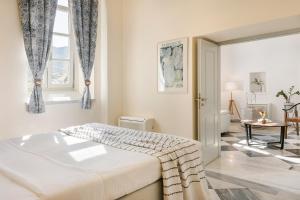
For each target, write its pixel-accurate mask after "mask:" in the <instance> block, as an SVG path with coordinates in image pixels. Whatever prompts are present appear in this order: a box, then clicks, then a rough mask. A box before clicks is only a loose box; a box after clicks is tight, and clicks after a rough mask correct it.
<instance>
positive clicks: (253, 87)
mask: <svg viewBox="0 0 300 200" xmlns="http://www.w3.org/2000/svg"><path fill="white" fill-rule="evenodd" d="M249 81H250V82H249V89H250V92H252V93H264V92H266V73H265V72H251V73H250V74H249Z"/></svg>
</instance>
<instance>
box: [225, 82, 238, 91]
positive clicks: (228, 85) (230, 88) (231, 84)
mask: <svg viewBox="0 0 300 200" xmlns="http://www.w3.org/2000/svg"><path fill="white" fill-rule="evenodd" d="M225 90H228V91H233V90H238V84H237V83H236V82H232V81H231V82H227V83H226V84H225Z"/></svg>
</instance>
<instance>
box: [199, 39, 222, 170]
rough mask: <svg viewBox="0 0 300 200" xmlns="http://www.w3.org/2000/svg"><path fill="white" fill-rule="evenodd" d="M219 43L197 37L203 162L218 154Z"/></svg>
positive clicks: (219, 136) (206, 162) (208, 161)
mask: <svg viewBox="0 0 300 200" xmlns="http://www.w3.org/2000/svg"><path fill="white" fill-rule="evenodd" d="M219 59H220V57H219V46H218V45H216V44H214V43H212V42H208V41H206V40H203V39H199V40H198V70H197V71H198V77H197V79H198V98H197V102H198V106H197V109H198V137H199V140H200V141H201V143H202V145H203V149H202V151H203V160H204V164H208V163H210V162H211V161H213V160H215V159H216V158H218V157H219V155H220V138H221V134H220V131H219V129H220V125H219V118H220V117H219V115H220V92H221V91H220V62H219Z"/></svg>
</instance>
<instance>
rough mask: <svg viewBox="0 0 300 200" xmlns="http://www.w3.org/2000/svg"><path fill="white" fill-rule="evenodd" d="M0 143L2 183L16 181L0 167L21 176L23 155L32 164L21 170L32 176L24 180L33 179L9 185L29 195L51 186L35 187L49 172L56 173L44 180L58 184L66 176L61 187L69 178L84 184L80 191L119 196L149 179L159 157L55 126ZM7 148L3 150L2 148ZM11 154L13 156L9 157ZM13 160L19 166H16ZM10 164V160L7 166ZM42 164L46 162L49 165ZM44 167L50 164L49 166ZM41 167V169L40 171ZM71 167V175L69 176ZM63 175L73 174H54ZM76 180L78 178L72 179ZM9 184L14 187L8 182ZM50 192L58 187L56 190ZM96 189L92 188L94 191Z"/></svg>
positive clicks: (157, 171) (152, 178)
mask: <svg viewBox="0 0 300 200" xmlns="http://www.w3.org/2000/svg"><path fill="white" fill-rule="evenodd" d="M0 148H2V151H0V164H3V165H6V166H2V167H1V166H0V185H1V184H6V186H7V187H8V185H9V184H8V183H10V184H16V183H14V182H13V180H10V179H11V177H9V178H7V177H6V178H5V176H3V174H4V173H3V174H2V176H1V168H2V169H5V167H7V168H8V169H11V168H12V169H13V171H14V173H16V172H19V173H20V174H22V176H24V169H23V168H24V164H22V163H20V162H26V159H29V161H28V165H25V168H26V167H32V168H34V166H36V171H35V173H32V170H29V171H31V173H29V174H26V173H25V176H26V175H27V176H29V178H28V179H26V177H25V180H34V181H32V183H30V184H33V185H32V187H30V188H29V189H26V188H22V187H21V186H20V185H15V186H16V188H19V189H20V190H22V192H23V193H24V196H25V195H26V198H27V199H30V200H31V199H38V198H37V196H39V195H37V194H36V192H37V191H38V192H39V193H42V194H43V193H45V194H46V195H51V192H52V190H55V189H57V188H55V186H53V188H50V189H49V188H47V189H45V188H39V187H42V186H43V184H44V183H39V181H47V178H49V177H55V178H56V179H55V178H54V179H53V180H52V179H51V180H50V181H49V182H50V183H54V182H55V181H57V182H58V185H59V183H60V182H67V184H65V185H62V186H61V187H62V190H63V189H64V188H63V187H67V186H70V185H71V184H74V185H72V187H74V188H76V190H80V188H84V189H85V190H84V191H85V192H86V193H93V192H95V193H97V192H98V193H99V192H100V193H101V198H103V199H105V200H106V199H107V200H110V199H117V198H120V197H122V196H124V195H126V194H129V193H132V192H134V191H136V190H138V189H141V188H143V187H145V186H147V185H149V184H151V183H154V182H155V181H157V180H158V179H160V177H161V170H160V163H159V160H158V159H157V158H155V157H152V156H149V155H145V154H141V153H135V152H130V151H124V150H120V149H116V148H113V147H110V146H106V145H102V144H99V143H95V142H91V141H86V140H82V139H78V138H74V137H70V136H66V135H64V134H61V133H58V132H57V133H49V134H40V135H32V136H31V135H28V136H24V137H21V138H15V139H11V140H6V141H2V142H0ZM7 149H9V151H7V153H6V150H7ZM12 154H15V155H16V156H13V157H11V155H12ZM18 154H19V155H18ZM20 157H23V159H24V160H22V159H20ZM31 157H33V158H31ZM35 158H38V161H37V162H41V163H36V165H35V164H34V163H30V160H34V159H35ZM1 159H2V160H1ZM4 161H5V162H4ZM35 162H36V161H35ZM18 163H19V166H22V168H21V167H20V168H18ZM10 164H11V166H9V165H10ZM48 165H51V166H50V167H49V166H48ZM41 167H42V168H41ZM47 168H49V169H51V171H49V170H48V169H47ZM68 170H69V171H70V172H69V171H68ZM25 172H26V171H25ZM41 172H44V173H46V175H44V174H42V173H41ZM39 173H40V174H39ZM68 173H69V174H68ZM74 173H75V175H74V178H72V177H73V174H74ZM1 177H2V178H1ZM66 177H69V178H70V177H71V179H74V180H70V181H69V182H68V181H66V180H63V181H61V180H60V178H63V179H64V178H66ZM1 179H3V180H5V181H3V180H1ZM76 181H78V183H74V182H76ZM21 185H22V184H21ZM25 185H26V184H25ZM10 186H11V187H14V186H13V185H10ZM46 186H47V184H46ZM47 187H48V186H47ZM8 188H9V187H8ZM32 188H33V189H32ZM65 189H66V188H65ZM31 190H34V192H31ZM94 190H97V191H94ZM1 192H4V193H7V195H9V191H7V190H5V191H1V188H0V193H1ZM54 192H56V193H59V192H60V191H54ZM4 193H3V194H4ZM39 193H38V194H39ZM74 194H76V193H74ZM81 195H82V194H81ZM83 195H85V194H83ZM96 195H97V194H94V196H96ZM40 196H43V195H40ZM98 196H99V194H98ZM0 197H1V196H0ZM9 199H11V198H9ZM18 199H23V198H18ZM24 199H25V198H24ZM83 199H85V200H88V199H87V198H83Z"/></svg>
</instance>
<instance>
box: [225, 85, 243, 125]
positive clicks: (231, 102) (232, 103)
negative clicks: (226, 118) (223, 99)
mask: <svg viewBox="0 0 300 200" xmlns="http://www.w3.org/2000/svg"><path fill="white" fill-rule="evenodd" d="M225 89H226V90H227V91H230V99H229V107H228V110H229V113H230V114H231V115H232V116H233V115H234V111H235V112H236V114H237V116H238V117H239V120H241V116H240V112H239V110H238V108H237V106H236V103H235V101H234V99H233V96H232V92H233V91H234V90H237V89H238V85H237V83H236V82H227V83H226V85H225Z"/></svg>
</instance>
